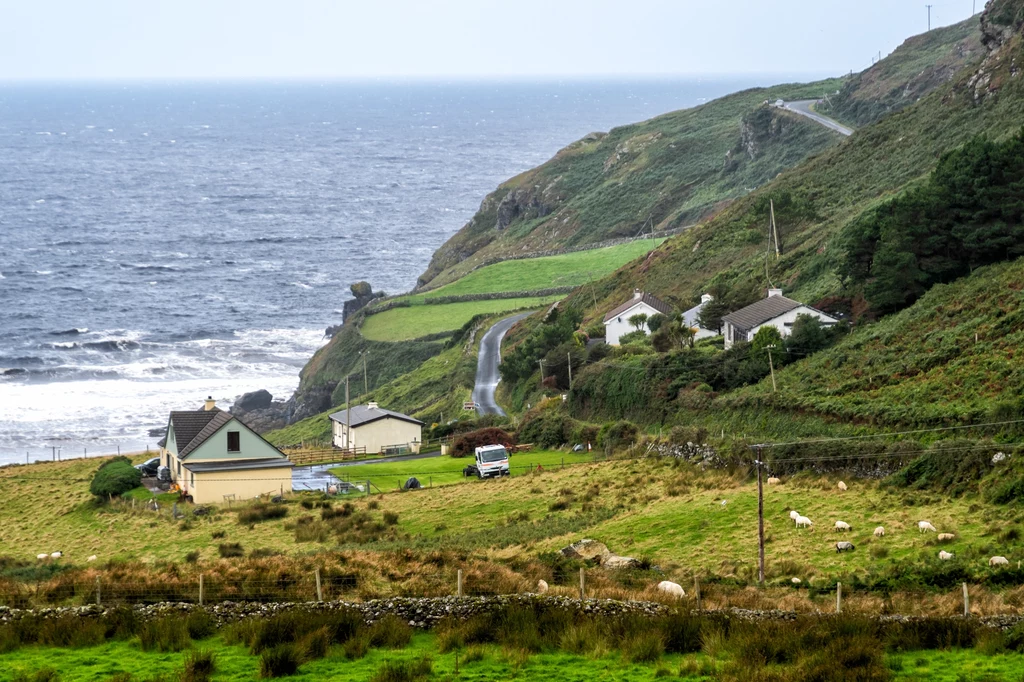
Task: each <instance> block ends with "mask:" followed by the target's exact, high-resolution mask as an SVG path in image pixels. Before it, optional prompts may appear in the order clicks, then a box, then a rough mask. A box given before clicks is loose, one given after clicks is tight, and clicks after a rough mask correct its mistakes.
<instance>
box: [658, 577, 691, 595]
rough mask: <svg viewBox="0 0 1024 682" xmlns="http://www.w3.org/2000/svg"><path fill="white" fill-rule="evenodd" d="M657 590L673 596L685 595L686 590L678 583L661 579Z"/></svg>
mask: <svg viewBox="0 0 1024 682" xmlns="http://www.w3.org/2000/svg"><path fill="white" fill-rule="evenodd" d="M658 590H660V591H661V592H664V593H665V594H669V595H672V596H673V597H685V596H686V590H684V589H683V586H682V585H680V584H679V583H674V582H672V581H671V580H662V581H661V582H660V583H658Z"/></svg>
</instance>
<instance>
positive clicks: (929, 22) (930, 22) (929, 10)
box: [925, 5, 932, 31]
mask: <svg viewBox="0 0 1024 682" xmlns="http://www.w3.org/2000/svg"><path fill="white" fill-rule="evenodd" d="M925 7H927V8H928V30H929V31H930V30H932V5H925Z"/></svg>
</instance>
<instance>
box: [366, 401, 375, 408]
mask: <svg viewBox="0 0 1024 682" xmlns="http://www.w3.org/2000/svg"><path fill="white" fill-rule="evenodd" d="M366 406H367V407H368V408H370V409H371V410H376V409H377V403H376V401H374V400H371V401H370V402H368V403H366Z"/></svg>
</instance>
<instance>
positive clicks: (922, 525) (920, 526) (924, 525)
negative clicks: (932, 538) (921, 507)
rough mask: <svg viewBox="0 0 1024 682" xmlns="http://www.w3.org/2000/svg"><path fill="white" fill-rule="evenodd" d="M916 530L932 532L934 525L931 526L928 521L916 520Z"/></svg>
mask: <svg viewBox="0 0 1024 682" xmlns="http://www.w3.org/2000/svg"><path fill="white" fill-rule="evenodd" d="M917 530H918V532H921V533H927V532H928V531H931V532H933V533H934V532H935V526H933V525H932V524H931V523H929V522H928V521H918V522H917Z"/></svg>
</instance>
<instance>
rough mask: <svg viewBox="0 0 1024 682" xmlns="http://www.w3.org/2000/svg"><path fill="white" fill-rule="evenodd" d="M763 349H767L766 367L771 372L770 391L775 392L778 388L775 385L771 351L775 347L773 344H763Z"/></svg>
mask: <svg viewBox="0 0 1024 682" xmlns="http://www.w3.org/2000/svg"><path fill="white" fill-rule="evenodd" d="M765 349H767V351H768V369H770V370H771V372H772V393H775V391H777V390H778V389H777V388H776V386H775V365H774V363H772V351H773V350H774V349H775V346H774V345H771V346H765Z"/></svg>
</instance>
